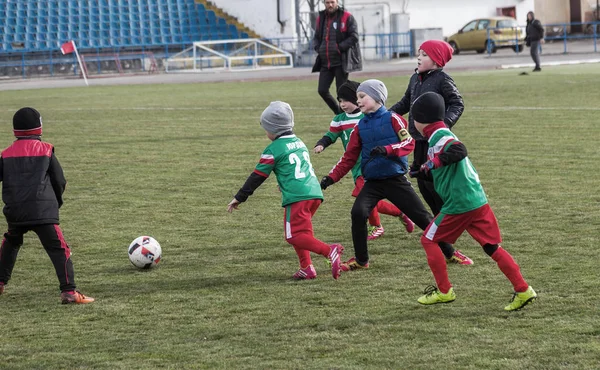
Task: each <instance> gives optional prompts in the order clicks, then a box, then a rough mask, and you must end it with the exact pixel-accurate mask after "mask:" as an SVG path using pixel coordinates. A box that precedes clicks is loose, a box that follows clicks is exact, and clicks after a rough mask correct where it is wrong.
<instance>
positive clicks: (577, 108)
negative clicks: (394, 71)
mask: <svg viewBox="0 0 600 370" xmlns="http://www.w3.org/2000/svg"><path fill="white" fill-rule="evenodd" d="M262 109H264V107H262V106H261V107H236V108H228V107H177V108H175V107H106V108H102V107H89V108H84V107H77V108H44V109H43V110H44V111H53V112H83V111H127V110H132V111H143V110H148V111H233V110H262ZM466 109H467V110H469V109H472V110H477V111H485V110H489V111H511V110H526V111H527V110H532V111H535V110H571V111H577V110H583V111H600V107H518V106H506V107H481V106H474V107H469V106H467V107H466ZM294 110H295V111H316V110H322V108H308V107H299V108H294ZM4 111H5V112H14V111H15V109H5V110H4ZM311 117H332V114H317V115H312V116H311ZM211 119H214V118H211Z"/></svg>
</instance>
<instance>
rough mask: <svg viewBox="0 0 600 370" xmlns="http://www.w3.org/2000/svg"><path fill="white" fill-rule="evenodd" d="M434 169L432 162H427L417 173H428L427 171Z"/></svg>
mask: <svg viewBox="0 0 600 370" xmlns="http://www.w3.org/2000/svg"><path fill="white" fill-rule="evenodd" d="M434 168H435V164H434V163H433V161H427V162H425V163H423V164H422V165H421V168H420V169H419V171H420V172H425V173H429V171H431V170H433V169H434Z"/></svg>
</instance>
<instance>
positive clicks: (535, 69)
mask: <svg viewBox="0 0 600 370" xmlns="http://www.w3.org/2000/svg"><path fill="white" fill-rule="evenodd" d="M541 71H542V69H541V68H540V67H538V68H534V69H533V72H541Z"/></svg>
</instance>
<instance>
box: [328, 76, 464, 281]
mask: <svg viewBox="0 0 600 370" xmlns="http://www.w3.org/2000/svg"><path fill="white" fill-rule="evenodd" d="M356 91H357V97H358V107H359V108H360V110H361V111H362V112H363V113H364V114H365V116H364V117H363V118H362V119H361V120H360V121H359V122H358V124H357V125H356V126H355V127H354V131H352V134H351V135H350V141H349V142H348V146H347V147H346V151H345V152H344V155H343V156H342V159H341V160H340V161H339V162H338V164H336V165H335V167H333V169H332V170H331V172H329V175H328V176H325V177H323V179H322V180H321V188H322V189H326V188H327V187H328V186H329V185H332V184H333V183H335V182H337V181H339V180H340V179H341V178H342V177H344V176H345V175H346V174H347V173H348V171H350V169H352V167H354V165H355V164H356V163H357V162H358V161H360V163H361V170H362V174H363V176H364V178H365V185H364V187H363V188H362V190H361V191H360V193H359V194H358V196H357V197H356V201H355V202H354V206H353V207H352V211H351V215H352V241H353V243H354V255H355V256H354V257H352V258H351V259H350V260H348V261H346V262H344V263H343V264H342V271H351V270H357V269H365V268H368V267H369V253H368V250H367V225H366V220H367V218H368V217H369V214H370V213H371V211H372V210H373V208H374V207H375V206H376V205H377V203H378V202H379V201H380V200H382V199H385V198H387V199H388V200H389V201H390V202H392V204H394V205H395V206H396V207H398V208H399V209H401V210H402V211H403V212H404V213H405V214H406V215H407V216H408V217H409V218H410V219H411V220H412V221H413V222H414V223H415V224H416V225H417V226H418V227H419V228H421V230H425V228H426V227H427V226H428V225H429V223H430V222H431V220H432V219H433V217H432V216H431V214H429V213H428V212H427V210H426V209H425V206H423V203H422V202H421V199H419V196H418V195H417V193H415V191H414V189H413V188H412V185H411V183H410V181H408V179H407V178H406V176H405V174H406V173H407V171H408V159H407V156H408V154H410V153H411V152H412V150H413V147H414V141H413V139H412V137H411V136H410V135H409V133H408V123H407V122H406V120H405V119H404V118H402V117H401V116H399V115H397V114H396V113H393V112H390V111H388V110H387V108H386V107H385V105H384V104H385V101H386V100H387V94H388V93H387V88H386V86H385V84H384V83H383V82H381V81H379V80H367V81H364V82H363V83H361V84H360V86H359V87H358V89H357V90H356ZM440 248H452V246H451V245H449V244H447V243H440Z"/></svg>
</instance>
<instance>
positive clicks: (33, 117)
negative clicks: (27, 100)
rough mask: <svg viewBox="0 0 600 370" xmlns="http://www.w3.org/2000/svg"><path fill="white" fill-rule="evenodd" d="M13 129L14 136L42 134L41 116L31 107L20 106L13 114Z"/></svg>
mask: <svg viewBox="0 0 600 370" xmlns="http://www.w3.org/2000/svg"><path fill="white" fill-rule="evenodd" d="M13 131H14V133H15V136H16V137H22V136H39V135H41V134H42V116H41V115H40V112H38V111H37V110H35V109H33V108H28V107H26V108H21V109H19V110H18V111H17V113H15V115H14V116H13Z"/></svg>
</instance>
